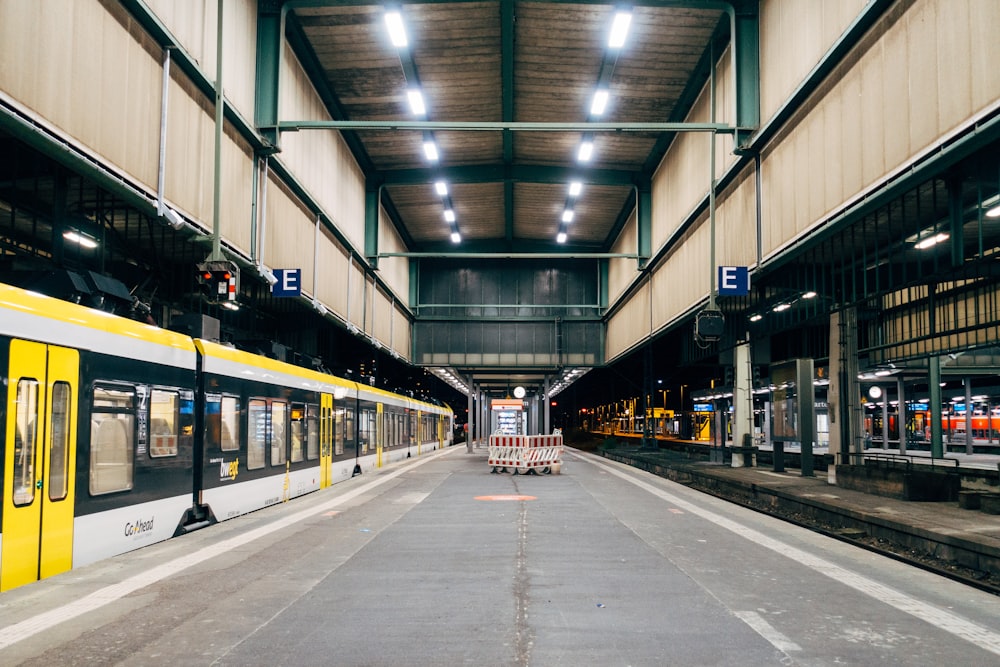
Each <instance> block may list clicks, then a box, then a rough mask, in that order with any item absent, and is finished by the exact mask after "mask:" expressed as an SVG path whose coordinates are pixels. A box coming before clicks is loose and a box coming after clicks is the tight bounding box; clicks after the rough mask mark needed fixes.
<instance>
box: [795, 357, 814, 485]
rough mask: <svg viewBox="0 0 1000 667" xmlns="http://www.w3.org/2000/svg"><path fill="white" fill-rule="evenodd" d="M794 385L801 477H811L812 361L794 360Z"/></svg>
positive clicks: (812, 434)
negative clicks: (797, 411) (796, 393)
mask: <svg viewBox="0 0 1000 667" xmlns="http://www.w3.org/2000/svg"><path fill="white" fill-rule="evenodd" d="M795 376H796V379H795V384H796V387H797V388H798V391H799V414H798V422H799V423H798V426H799V438H800V440H801V443H800V445H801V449H800V451H801V459H802V463H801V466H800V467H801V469H802V476H803V477H812V476H813V474H814V473H813V443H814V442H815V441H816V389H815V387H813V360H812V359H796V367H795Z"/></svg>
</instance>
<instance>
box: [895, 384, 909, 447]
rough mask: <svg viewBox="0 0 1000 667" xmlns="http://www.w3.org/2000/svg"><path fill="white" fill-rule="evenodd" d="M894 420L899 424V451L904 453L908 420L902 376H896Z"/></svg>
mask: <svg viewBox="0 0 1000 667" xmlns="http://www.w3.org/2000/svg"><path fill="white" fill-rule="evenodd" d="M896 400H897V401H898V402H897V403H896V405H897V406H898V407H897V409H896V414H897V417H896V421H897V423H898V424H899V453H900V454H906V445H907V442H906V438H907V436H908V435H909V433H910V430H909V428H908V427H909V421H908V420H907V418H906V383H905V382H904V381H903V378H896Z"/></svg>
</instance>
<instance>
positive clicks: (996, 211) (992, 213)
mask: <svg viewBox="0 0 1000 667" xmlns="http://www.w3.org/2000/svg"><path fill="white" fill-rule="evenodd" d="M986 217H987V218H1000V206H994V207H993V208H991V209H990V210H988V211H986Z"/></svg>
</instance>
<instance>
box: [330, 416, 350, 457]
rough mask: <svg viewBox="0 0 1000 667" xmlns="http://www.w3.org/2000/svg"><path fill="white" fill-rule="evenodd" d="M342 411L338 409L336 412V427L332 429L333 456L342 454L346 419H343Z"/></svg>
mask: <svg viewBox="0 0 1000 667" xmlns="http://www.w3.org/2000/svg"><path fill="white" fill-rule="evenodd" d="M344 412H345V411H344V409H343V408H339V409H338V410H337V416H336V425H335V426H334V428H333V433H334V440H333V455H334V456H340V455H341V454H343V453H344V431H345V426H344V424H345V423H346V421H347V420H346V419H344Z"/></svg>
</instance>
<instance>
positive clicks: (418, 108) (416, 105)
mask: <svg viewBox="0 0 1000 667" xmlns="http://www.w3.org/2000/svg"><path fill="white" fill-rule="evenodd" d="M406 97H407V99H409V100H410V111H412V112H413V115H414V116H424V115H426V114H427V107H426V106H424V96H423V94H421V92H420V91H419V90H416V89H414V88H411V89H410V90H408V91H406Z"/></svg>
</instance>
